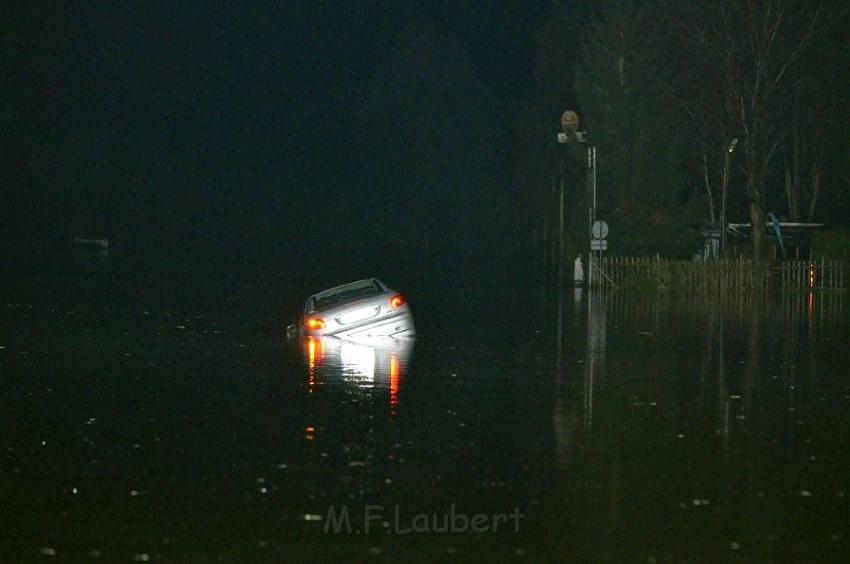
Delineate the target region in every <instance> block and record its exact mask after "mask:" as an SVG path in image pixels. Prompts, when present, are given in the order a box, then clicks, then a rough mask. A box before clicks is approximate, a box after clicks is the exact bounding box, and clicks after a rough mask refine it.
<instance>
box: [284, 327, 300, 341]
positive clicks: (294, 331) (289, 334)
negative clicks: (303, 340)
mask: <svg viewBox="0 0 850 564" xmlns="http://www.w3.org/2000/svg"><path fill="white" fill-rule="evenodd" d="M296 337H298V326H296V325H295V324H294V323H292V324H290V325H287V326H286V338H287V339H289V340H292V339H294V338H296Z"/></svg>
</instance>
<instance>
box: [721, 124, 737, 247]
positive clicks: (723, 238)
mask: <svg viewBox="0 0 850 564" xmlns="http://www.w3.org/2000/svg"><path fill="white" fill-rule="evenodd" d="M737 145H738V138H737V137H733V138H732V141H730V142H729V147H727V148H726V151H725V152H724V153H723V190H722V195H721V197H720V256H721V257H723V258H726V188H727V187H728V186H729V161H730V160H731V158H732V152H733V151H734V150H735V147H736V146H737Z"/></svg>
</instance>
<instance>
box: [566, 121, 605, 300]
mask: <svg viewBox="0 0 850 564" xmlns="http://www.w3.org/2000/svg"><path fill="white" fill-rule="evenodd" d="M578 127H579V119H578V114H577V113H575V112H574V111H572V110H567V111H565V112H564V113H563V115H561V129H562V130H563V132H562V133H559V134H558V143H561V144H567V143H585V144H587V191H588V194H587V197H588V205H587V220H588V221H587V232H588V235H589V237H590V241H591V242H592V241H593V222H594V221H596V147H595V146H594V145H592V144H590V143H588V142H587V134H586V133H585V132H584V131H579V130H578ZM563 195H564V192H563V182H562V183H561V202H562V204H563ZM563 220H564V217H563V205H562V209H561V226H562V230H561V240H562V244H561V260H562V261H563ZM559 272H560V269H559ZM560 282H561V281H560V275H559V281H558V283H559V284H560ZM592 283H593V246H592V243H591V247H590V249H589V251H588V256H587V287H588V289H590V287H591V285H592Z"/></svg>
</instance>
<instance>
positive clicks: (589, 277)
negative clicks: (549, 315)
mask: <svg viewBox="0 0 850 564" xmlns="http://www.w3.org/2000/svg"><path fill="white" fill-rule="evenodd" d="M587 173H588V174H587V183H588V186H587V188H588V192H589V193H588V195H587V196H588V200H589V201H588V205H587V234H588V236H589V237H590V251H589V253H588V255H587V289H588V292H589V291H590V289H591V288H592V287H593V215H594V207H595V206H596V190H595V187H594V180H593V148H592V147H590V146H588V147H587ZM589 299H590V295H589V294H588V300H589ZM588 303H590V302H589V301H588Z"/></svg>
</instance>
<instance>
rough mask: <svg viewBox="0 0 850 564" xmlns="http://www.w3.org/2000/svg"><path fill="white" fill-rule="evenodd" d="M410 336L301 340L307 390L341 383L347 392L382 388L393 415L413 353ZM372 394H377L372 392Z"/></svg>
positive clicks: (356, 392)
mask: <svg viewBox="0 0 850 564" xmlns="http://www.w3.org/2000/svg"><path fill="white" fill-rule="evenodd" d="M413 344H414V339H396V338H392V337H376V338H371V339H358V340H356V341H349V340H344V339H339V338H337V337H313V336H306V337H303V338H302V339H301V345H302V352H303V354H304V363H305V365H306V368H307V390H308V392H309V393H313V392H314V390H316V389H317V388H318V387H321V386H324V385H327V384H331V385H334V384H337V385H338V384H343V385H344V386H345V388H346V389H347V390H349V392H348V393H353V394H358V393H360V392H362V391H363V390H369V394H370V396H369V397H372V396H371V394H372V393H373V392H375V391H377V390H381V389H383V390H386V392H387V397H388V399H389V406H390V414H391V415H395V414H396V408H397V407H398V404H399V396H400V394H399V390H400V389H401V383H402V380H403V378H404V375H405V374H406V372H407V367H408V365H409V363H410V358H411V354H412V352H413ZM374 397H379V395H376V396H374Z"/></svg>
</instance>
